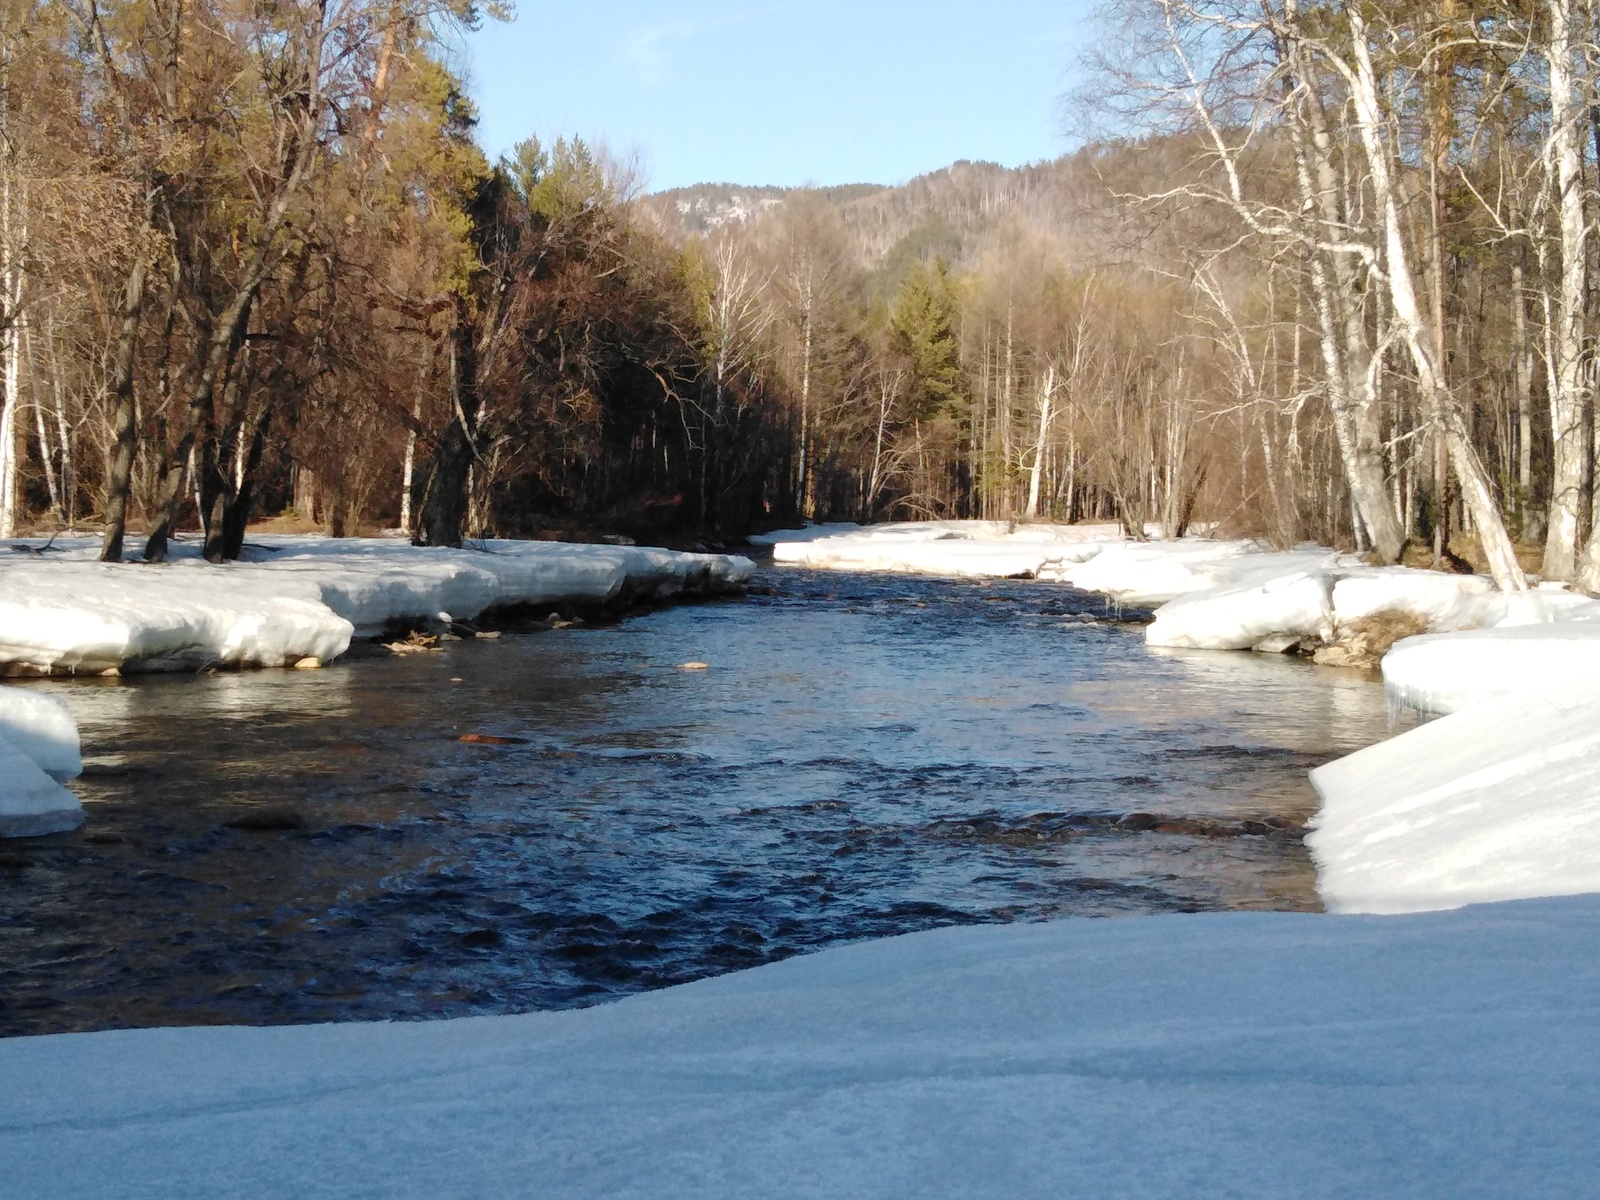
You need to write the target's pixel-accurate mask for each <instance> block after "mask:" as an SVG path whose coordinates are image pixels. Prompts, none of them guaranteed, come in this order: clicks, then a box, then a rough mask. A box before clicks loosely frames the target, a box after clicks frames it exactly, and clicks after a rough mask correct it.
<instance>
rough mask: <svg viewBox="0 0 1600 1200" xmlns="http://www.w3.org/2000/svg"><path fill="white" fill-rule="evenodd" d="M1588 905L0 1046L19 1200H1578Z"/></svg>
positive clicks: (914, 948)
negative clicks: (395, 1016) (426, 1016)
mask: <svg viewBox="0 0 1600 1200" xmlns="http://www.w3.org/2000/svg"><path fill="white" fill-rule="evenodd" d="M1597 937H1600V900H1597V899H1596V898H1593V897H1583V898H1578V899H1571V900H1554V901H1539V902H1534V903H1522V904H1512V905H1497V906H1490V907H1482V908H1473V909H1467V910H1463V911H1459V912H1454V913H1438V914H1426V915H1421V916H1409V917H1388V918H1371V917H1338V918H1329V917H1322V916H1309V915H1293V914H1283V913H1275V914H1245V913H1237V914H1207V915H1198V916H1164V917H1144V918H1137V919H1128V920H1110V921H1059V922H1053V923H1049V924H1043V925H1011V926H984V927H974V928H958V929H943V930H936V931H933V932H929V933H920V934H913V935H909V936H906V937H899V938H893V939H890V940H887V941H876V942H869V943H864V944H858V945H854V946H847V947H843V948H839V949H833V950H826V951H823V952H821V953H818V954H813V955H808V956H804V957H801V958H794V959H789V960H787V961H784V962H781V963H777V964H774V965H772V966H767V967H761V968H758V969H756V970H752V971H744V972H740V973H737V974H733V975H725V976H722V977H720V978H717V979H710V980H704V981H702V982H699V983H693V984H688V985H685V986H681V987H676V988H669V989H667V990H664V991H659V992H652V993H646V994H643V995H640V996H637V997H634V998H632V999H628V1000H624V1001H621V1002H618V1003H614V1004H607V1005H602V1006H600V1007H597V1008H590V1009H582V1010H576V1011H567V1012H553V1013H537V1014H532V1015H528V1016H513V1017H487V1018H478V1019H469V1020H454V1021H441V1022H424V1023H420V1024H354V1025H323V1026H310V1027H297V1028H296V1027H289V1028H284V1027H279V1028H265V1029H239V1028H233V1029H228V1028H189V1029H148V1030H137V1031H129V1032H122V1033H98V1034H72V1035H63V1036H55V1037H43V1038H17V1039H10V1040H6V1041H0V1077H3V1078H4V1079H5V1080H6V1084H7V1086H6V1087H5V1088H4V1089H0V1161H4V1162H5V1163H6V1164H7V1167H6V1189H8V1190H7V1194H8V1195H11V1194H15V1195H17V1196H27V1197H30V1198H31V1200H54V1198H57V1197H61V1198H65V1197H88V1196H93V1197H97V1198H100V1200H118V1198H121V1197H134V1196H141V1197H143V1196H160V1197H163V1200H184V1198H189V1197H193V1198H196V1200H198V1198H201V1197H206V1198H209V1197H213V1196H221V1195H229V1196H241V1197H260V1198H268V1197H283V1198H284V1200H314V1198H316V1197H330V1198H332V1197H340V1198H342V1197H348V1196H355V1195H361V1196H381V1197H386V1198H391V1200H402V1198H407V1197H416V1198H417V1200H455V1198H460V1200H468V1198H472V1200H477V1198H480V1197H488V1196H492V1197H498V1198H504V1200H516V1198H522V1197H527V1198H529V1200H531V1198H534V1197H538V1198H539V1200H556V1198H562V1197H592V1198H596V1200H600V1198H605V1200H612V1198H621V1197H639V1198H645V1197H649V1198H650V1200H670V1198H672V1197H684V1198H693V1200H701V1198H702V1197H710V1196H719V1197H720V1196H728V1197H733V1196H749V1197H764V1198H771V1200H777V1198H780V1197H862V1198H863V1200H868V1198H871V1200H876V1198H877V1197H884V1196H918V1197H952V1198H956V1197H959V1198H961V1200H983V1198H986V1197H994V1198H996V1200H1000V1198H1005V1200H1022V1198H1026V1197H1039V1198H1041V1200H1045V1198H1048V1200H1055V1198H1056V1197H1061V1196H1093V1197H1104V1198H1107V1200H1110V1198H1113V1197H1130V1198H1133V1197H1137V1198H1139V1200H1153V1198H1157V1197H1172V1198H1174V1200H1177V1198H1182V1200H1197V1198H1202V1197H1223V1196H1253V1197H1285V1198H1288V1197H1294V1198H1295V1200H1313V1198H1316V1197H1329V1198H1330V1200H1331V1198H1334V1197H1338V1198H1341V1200H1343V1198H1345V1197H1351V1196H1382V1197H1385V1198H1386V1200H1400V1198H1403V1197H1416V1198H1418V1200H1422V1198H1428V1200H1432V1198H1434V1197H1443V1196H1449V1197H1471V1196H1484V1197H1489V1196H1493V1197H1496V1198H1497V1200H1509V1198H1515V1197H1528V1198H1529V1200H1533V1198H1538V1200H1547V1198H1550V1197H1578V1196H1583V1195H1587V1194H1589V1192H1590V1190H1591V1189H1592V1187H1593V1180H1594V1178H1595V1176H1596V1174H1597V1173H1600V1143H1597V1142H1596V1140H1595V1138H1594V1137H1593V1130H1594V1128H1595V1127H1596V1125H1597V1124H1600V1089H1597V1088H1596V1087H1595V1083H1594V1080H1595V1078H1596V1076H1597V1074H1600V1039H1596V1038H1595V1037H1594V1036H1593V1029H1594V1020H1595V996H1596V995H1597V994H1600V958H1597V957H1596V956H1595V954H1594V953H1593V947H1594V944H1595V940H1596V938H1597Z"/></svg>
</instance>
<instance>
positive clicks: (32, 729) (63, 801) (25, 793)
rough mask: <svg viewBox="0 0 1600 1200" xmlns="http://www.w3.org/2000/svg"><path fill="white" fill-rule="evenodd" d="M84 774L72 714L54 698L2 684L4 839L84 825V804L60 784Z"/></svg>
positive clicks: (0, 826) (0, 818) (0, 830)
mask: <svg viewBox="0 0 1600 1200" xmlns="http://www.w3.org/2000/svg"><path fill="white" fill-rule="evenodd" d="M82 773H83V759H82V757H81V755H80V751H79V745H78V723H77V722H76V721H75V720H74V719H73V717H72V712H71V710H70V709H68V708H67V706H66V705H65V704H63V703H62V702H61V701H59V700H57V699H56V698H55V697H54V696H44V695H40V694H39V693H37V692H30V691H27V690H26V689H24V688H20V687H7V686H4V685H0V837H38V836H40V835H42V834H47V833H65V832H66V831H67V830H69V829H76V828H77V827H78V826H79V825H82V824H83V805H82V804H81V803H80V802H79V800H78V798H77V797H76V796H74V795H73V794H72V793H71V792H69V791H68V790H67V789H66V788H64V787H63V786H61V785H62V784H64V783H66V782H67V781H68V780H69V779H75V778H76V777H77V776H79V775H80V774H82Z"/></svg>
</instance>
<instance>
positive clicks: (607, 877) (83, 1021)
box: [0, 569, 1389, 1034]
mask: <svg viewBox="0 0 1600 1200" xmlns="http://www.w3.org/2000/svg"><path fill="white" fill-rule="evenodd" d="M755 582H756V584H757V585H758V586H759V587H760V588H762V589H770V591H771V592H772V594H761V595H752V596H751V597H750V598H748V599H746V600H738V601H723V602H717V603H712V604H704V605H696V606H688V607H682V608H674V609H668V610H663V611H660V612H656V613H652V614H649V615H645V616H641V617H637V618H634V619H630V620H628V621H625V622H623V623H621V624H618V625H612V626H605V627H592V628H591V627H573V628H567V629H558V630H551V631H540V632H536V633H524V634H511V633H508V634H507V635H505V636H503V637H501V638H499V639H498V640H476V641H464V642H458V643H453V644H449V645H447V646H445V647H444V648H443V649H442V650H441V651H440V652H438V653H432V654H419V655H410V656H406V657H382V658H376V657H369V658H357V659H352V660H350V661H348V662H342V663H339V664H335V665H333V666H331V667H329V668H327V669H325V670H323V671H320V672H316V673H306V672H294V671H289V672H280V671H261V672H254V673H248V674H227V673H220V674H208V675H201V676H186V677H174V676H165V677H144V678H134V679H125V680H121V681H109V680H108V681H94V682H74V683H65V682H63V683H43V684H35V685H29V686H36V687H40V688H42V689H45V690H48V691H51V692H53V693H55V694H57V695H61V696H63V697H64V698H66V699H67V700H68V702H69V703H70V704H71V705H72V707H73V709H74V710H75V711H76V712H77V714H78V716H79V720H80V724H81V727H82V731H83V738H84V750H85V755H86V759H87V761H88V763H89V767H88V770H87V771H86V773H85V776H84V778H83V779H82V780H80V781H79V782H78V784H77V785H75V786H76V789H77V791H78V792H79V794H80V795H82V796H83V798H84V800H85V801H86V803H87V809H88V813H89V819H88V823H87V824H86V825H85V827H84V828H83V830H81V831H80V832H78V833H75V834H70V835H61V836H57V837H52V838H42V839H34V840H31V841H18V842H12V843H8V844H4V845H0V1033H5V1034H19V1033H45V1032H56V1031H63V1030H77V1029H97V1028H110V1027H120V1026H135V1025H160V1024H198V1023H222V1022H230V1023H240V1022H242V1023H263V1022H286V1021H325V1020H353V1019H381V1018H417V1017H432V1016H456V1015H464V1014H472V1013H500V1012H515V1011H526V1010H530V1009H540V1008H560V1007H567V1006H572V1005H579V1004H589V1003H594V1002H596V1001H600V1000H605V999H608V998H612V997H616V996H620V995H624V994H627V993H630V992H635V991H639V990H641V989H645V988H654V987H661V986H664V985H667V984H671V983H678V982H682V981H685V980H689V979H695V978H698V977H701V976H705V975H712V974H716V973H718V972H722V971H728V970H733V969H736V968H740V967H747V966H752V965H755V964H758V963H763V962H768V961H771V960H773V959H776V958H782V957H784V956H786V955H791V954H795V953H799V952H802V951H806V950H810V949H814V948H818V947H821V946H825V945H829V944H832V943H837V942H841V941H848V940H851V939H858V938H865V937H879V936H884V935H887V934H894V933H903V932H908V931H911V930H916V929H924V928H927V927H930V926H935V925H946V924H954V923H962V922H979V921H1012V920H1041V919H1045V918H1051V917H1066V916H1111V915H1124V914H1138V913H1151V912H1170V911H1188V910H1198V909H1242V908H1279V909H1307V908H1314V907H1316V904H1317V900H1316V893H1315V888H1314V885H1315V872H1314V870H1313V868H1312V866H1311V863H1310V860H1309V857H1308V855H1307V853H1306V851H1305V848H1304V846H1303V845H1302V844H1301V841H1300V835H1301V828H1300V827H1301V825H1302V823H1303V822H1304V821H1305V819H1306V818H1307V817H1309V816H1310V814H1311V813H1312V811H1313V810H1314V807H1315V797H1314V795H1313V793H1312V791H1311V789H1310V786H1309V785H1308V784H1307V782H1306V771H1307V770H1308V769H1309V768H1310V767H1312V766H1315V765H1317V764H1318V763H1321V762H1325V761H1327V760H1328V759H1330V758H1334V757H1337V756H1338V755H1340V754H1343V753H1346V752H1348V751H1350V750H1352V749H1355V748H1357V747H1360V746H1362V745H1366V744H1368V743H1371V742H1374V741H1377V740H1379V739H1380V738H1382V737H1384V736H1387V734H1388V732H1389V729H1388V720H1387V713H1386V708H1385V704H1384V698H1383V694H1382V690H1381V688H1380V687H1379V686H1378V685H1376V684H1375V683H1372V682H1371V681H1369V680H1366V679H1364V678H1361V677H1360V676H1357V675H1355V674H1354V673H1351V672H1342V671H1336V670H1330V669H1324V668H1317V667H1312V666H1309V665H1307V664H1305V663H1302V662H1296V661H1290V660H1285V659H1282V658H1279V657H1276V656H1273V657H1268V656H1262V655H1251V654H1218V653H1206V652H1160V651H1152V650H1149V649H1147V648H1146V647H1145V645H1144V641H1143V637H1142V629H1141V628H1140V626H1139V625H1138V624H1137V623H1136V622H1130V621H1128V620H1126V619H1123V618H1122V617H1120V616H1119V615H1118V614H1116V613H1111V612H1108V611H1107V609H1106V606H1105V604H1104V602H1103V601H1102V600H1100V599H1099V598H1097V597H1092V596H1088V595H1084V594H1082V593H1078V592H1074V591H1072V590H1070V589H1067V588H1063V587H1060V586H1055V585H1048V584H1033V583H1026V582H1016V581H1002V582H995V583H992V584H981V583H961V582H952V581H948V580H929V579H919V578H910V577H899V576H853V575H840V574H831V573H812V572H806V571H799V570H784V569H776V570H772V569H769V570H767V571H764V572H763V573H762V574H761V575H759V576H758V577H757V579H756V581H755ZM1135 615H1136V614H1135ZM687 661H700V662H704V663H707V664H708V669H706V670H703V671H686V670H683V669H680V664H682V663H684V662H687ZM463 734H477V735H487V736H491V737H498V738H504V739H507V740H506V741H503V742H487V743H484V742H479V743H473V742H462V741H461V740H459V739H460V738H461V736H462V735H463Z"/></svg>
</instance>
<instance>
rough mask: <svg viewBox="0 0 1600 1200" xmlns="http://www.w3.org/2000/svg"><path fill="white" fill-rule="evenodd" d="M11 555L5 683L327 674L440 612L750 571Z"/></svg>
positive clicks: (566, 552) (59, 545) (610, 557)
mask: <svg viewBox="0 0 1600 1200" xmlns="http://www.w3.org/2000/svg"><path fill="white" fill-rule="evenodd" d="M18 544H19V545H23V546H26V547H28V548H27V549H24V550H20V551H18V550H9V547H7V548H6V549H0V672H3V673H7V674H13V675H19V674H20V675H28V674H51V673H54V674H98V673H102V672H107V671H162V670H195V669H198V668H201V667H206V666H212V665H216V666H227V667H276V666H288V665H293V664H295V663H297V662H300V661H302V660H307V659H315V660H317V661H319V662H327V661H329V660H331V659H334V658H337V657H338V656H339V655H341V654H343V653H344V652H345V650H346V649H348V648H349V645H350V640H351V638H352V637H366V636H372V635H374V634H377V633H379V632H380V631H381V630H383V629H384V628H385V627H386V626H390V625H393V624H397V623H398V624H404V623H407V622H419V621H437V620H438V619H439V616H440V614H441V613H446V614H449V616H450V617H451V618H453V619H454V620H456V621H471V620H474V619H476V618H478V617H479V616H481V615H482V614H483V613H485V612H488V611H491V610H494V609H497V608H512V607H522V608H527V607H534V606H539V607H542V606H544V605H552V606H558V605H570V604H576V605H599V604H609V603H613V602H615V601H617V600H619V599H623V598H638V599H641V600H665V599H669V598H671V597H674V596H679V595H684V594H690V595H714V594H718V593H723V592H737V591H739V590H741V589H742V588H743V586H744V584H745V582H746V581H747V580H748V579H749V578H750V576H751V574H752V573H753V572H754V570H755V565H754V564H753V563H751V562H750V560H749V559H746V558H740V557H736V556H729V555H721V554H683V553H678V552H676V551H672V550H656V549H649V548H646V547H638V546H595V545H577V544H571V543H562V542H508V541H490V542H483V543H477V544H474V546H473V548H471V549H463V550H440V549H422V548H418V547H414V546H410V545H407V544H405V543H403V542H398V541H393V540H386V539H376V538H369V539H360V538H340V539H334V538H323V537H306V536H299V537H295V536H281V537H280V536H271V537H263V538H262V539H260V541H259V542H256V543H251V544H248V545H247V546H246V550H245V555H244V561H241V562H237V563H228V564H225V565H222V566H213V565H211V564H208V563H205V562H203V561H201V560H200V559H199V557H198V547H196V546H195V545H193V544H192V543H189V544H182V545H179V546H178V547H176V549H175V553H174V556H173V561H172V562H169V563H166V564H163V565H160V566H148V565H145V564H135V563H117V564H106V563H100V562H97V561H95V559H96V557H97V551H98V544H97V543H95V542H94V541H92V540H91V539H85V538H79V539H73V540H70V541H66V542H62V541H57V542H55V543H54V544H53V545H50V546H49V547H48V548H47V549H46V548H43V545H44V544H43V543H37V542H35V543H18ZM7 550H9V552H7Z"/></svg>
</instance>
